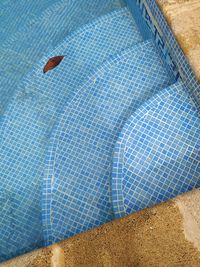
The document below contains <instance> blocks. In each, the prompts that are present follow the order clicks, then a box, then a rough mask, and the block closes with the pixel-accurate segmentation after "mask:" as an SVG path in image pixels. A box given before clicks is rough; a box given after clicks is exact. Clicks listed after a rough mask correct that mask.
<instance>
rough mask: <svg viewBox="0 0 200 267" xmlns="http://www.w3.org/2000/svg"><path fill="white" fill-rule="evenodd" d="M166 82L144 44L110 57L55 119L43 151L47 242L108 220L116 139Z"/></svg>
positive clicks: (158, 63) (159, 64) (151, 51)
mask: <svg viewBox="0 0 200 267" xmlns="http://www.w3.org/2000/svg"><path fill="white" fill-rule="evenodd" d="M171 82H172V77H171V76H170V75H169V74H168V73H167V72H166V69H165V67H164V65H163V62H162V61H161V59H160V57H159V55H158V53H157V51H156V49H155V47H154V45H153V43H151V42H149V41H148V42H145V43H142V44H140V45H136V46H134V47H132V48H130V49H126V50H125V51H123V52H122V53H121V54H117V55H116V56H113V57H111V58H110V59H109V60H108V61H106V62H105V63H104V64H102V66H101V67H100V68H99V69H98V70H97V71H96V72H94V74H93V75H92V76H91V77H90V78H89V80H88V81H87V82H85V83H84V85H83V86H81V87H80V88H79V90H78V91H77V93H76V94H75V95H74V97H73V98H72V100H71V101H70V103H69V104H68V105H67V106H66V108H65V110H64V112H63V114H62V115H61V116H60V119H59V123H58V124H57V126H56V127H55V129H54V131H53V134H52V136H51V139H50V146H49V149H48V153H47V160H46V173H45V176H44V182H45V183H44V189H43V190H44V192H43V193H44V194H43V223H44V234H45V241H46V244H50V243H52V242H55V241H58V240H61V239H63V238H65V237H69V236H72V235H75V234H77V233H80V232H82V231H84V230H88V229H90V228H92V227H95V226H98V225H100V224H102V223H105V222H107V221H109V220H111V219H112V218H113V212H112V203H111V194H110V192H111V191H110V190H111V189H110V182H111V171H112V168H111V167H112V164H111V163H112V153H113V149H114V146H115V142H116V139H117V135H118V133H119V131H120V129H121V128H122V127H123V125H124V123H125V121H126V119H127V117H129V116H130V115H131V114H132V112H133V111H134V110H135V109H137V108H138V107H139V106H140V105H141V104H142V103H143V102H144V101H145V100H147V99H148V98H150V97H151V96H152V95H154V94H155V93H156V92H158V91H160V90H161V89H162V88H165V87H167V86H168V85H169V84H171ZM49 190H50V191H49ZM49 204H50V205H49Z"/></svg>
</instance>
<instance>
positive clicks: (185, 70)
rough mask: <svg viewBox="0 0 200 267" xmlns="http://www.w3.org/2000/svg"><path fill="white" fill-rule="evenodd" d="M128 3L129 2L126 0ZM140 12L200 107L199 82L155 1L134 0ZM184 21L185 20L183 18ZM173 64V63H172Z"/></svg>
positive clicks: (158, 44)
mask: <svg viewBox="0 0 200 267" xmlns="http://www.w3.org/2000/svg"><path fill="white" fill-rule="evenodd" d="M125 1H126V2H128V1H129V0H125ZM133 1H134V3H136V4H137V5H138V6H139V8H140V10H141V15H142V16H143V17H144V19H145V20H146V23H147V25H148V26H149V28H150V29H151V31H152V32H153V34H154V38H155V41H156V43H157V46H158V48H160V50H161V51H162V52H163V53H164V55H165V56H166V60H167V61H168V59H169V62H171V63H170V64H171V68H172V69H174V71H177V72H178V74H179V75H180V76H181V78H182V80H183V81H184V82H185V83H186V84H187V88H188V90H189V92H190V97H191V98H192V99H193V101H194V102H195V103H196V105H197V106H199V105H200V85H199V83H198V82H197V80H196V78H195V75H194V73H193V71H192V69H191V67H190V65H189V63H188V61H187V59H186V57H185V55H184V53H183V51H182V50H181V48H180V46H179V45H178V43H177V41H176V38H175V36H174V35H173V33H172V31H171V29H170V28H169V26H168V24H167V22H166V20H165V18H164V16H163V14H162V12H161V11H160V9H159V8H158V5H157V4H156V1H155V0H133ZM183 19H184V18H183ZM171 60H172V61H173V62H172V61H171Z"/></svg>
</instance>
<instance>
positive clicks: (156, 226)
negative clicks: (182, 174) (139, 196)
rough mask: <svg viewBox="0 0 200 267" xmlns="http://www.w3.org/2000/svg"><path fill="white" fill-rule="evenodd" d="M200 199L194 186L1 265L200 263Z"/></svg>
mask: <svg viewBox="0 0 200 267" xmlns="http://www.w3.org/2000/svg"><path fill="white" fill-rule="evenodd" d="M199 200H200V190H194V191H192V192H190V193H188V194H185V195H183V196H180V197H178V198H176V199H175V200H170V201H168V202H166V203H162V204H160V205H158V206H155V207H152V208H149V209H146V210H143V211H140V212H138V213H135V214H132V215H130V216H128V217H126V218H123V219H120V220H116V221H113V222H110V223H108V224H105V225H103V226H101V227H98V228H96V229H93V230H91V231H88V232H86V233H83V234H80V235H77V236H75V237H72V238H69V239H67V240H64V241H63V242H60V243H58V244H55V245H53V246H50V247H48V248H44V249H42V250H37V251H34V252H32V253H29V254H26V255H23V256H21V257H18V258H16V259H14V260H11V261H8V262H5V263H3V264H1V265H0V266H1V267H3V266H4V267H14V266H15V267H18V266H20V267H46V266H51V267H64V266H67V267H68V266H69V267H79V266H80V267H81V266H86V267H87V266H88V267H90V266H91V267H93V266H94V267H96V266H97V267H115V266H116V267H117V266H119V267H121V266H127V267H143V266H144V267H151V266H152V267H165V266H169V267H175V266H177V267H179V266H180V267H182V266H183V267H184V266H185V267H199V266H200V250H199V238H200V212H199V210H200V201H199ZM193 230H194V231H193Z"/></svg>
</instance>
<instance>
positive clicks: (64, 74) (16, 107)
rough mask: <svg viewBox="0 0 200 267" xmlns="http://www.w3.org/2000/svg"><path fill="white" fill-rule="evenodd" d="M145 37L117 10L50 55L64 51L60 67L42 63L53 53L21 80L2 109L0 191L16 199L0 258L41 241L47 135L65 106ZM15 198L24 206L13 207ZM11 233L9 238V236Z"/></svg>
mask: <svg viewBox="0 0 200 267" xmlns="http://www.w3.org/2000/svg"><path fill="white" fill-rule="evenodd" d="M141 40H142V39H141V36H140V33H139V32H138V30H137V27H136V25H135V22H134V20H133V18H132V16H131V14H130V13H129V11H128V10H127V9H126V8H124V9H120V10H116V11H114V12H112V13H110V14H108V15H105V16H103V17H100V18H99V19H97V20H95V21H93V22H92V23H90V24H88V25H85V26H83V27H82V28H81V29H79V30H77V31H76V32H74V33H72V34H70V35H69V36H68V37H67V38H66V39H65V40H64V42H62V43H61V44H60V45H59V46H58V47H57V48H56V50H55V51H53V52H52V54H51V55H57V54H66V56H65V58H64V60H63V61H62V62H61V63H60V65H59V66H58V67H57V68H55V69H54V70H52V71H49V72H48V73H46V74H43V66H44V64H45V63H46V61H47V60H48V58H49V57H51V55H50V54H49V55H48V56H47V57H45V58H44V59H42V60H41V61H40V62H39V63H38V65H37V66H36V67H35V68H34V70H33V71H32V72H31V73H30V74H29V75H27V76H26V78H25V79H24V80H23V82H22V83H20V85H19V88H18V91H17V93H16V94H15V96H14V98H13V100H12V102H11V103H10V105H9V107H8V108H7V110H6V111H5V113H4V118H3V122H2V124H1V129H0V135H1V140H2V143H1V145H0V150H1V153H2V154H1V156H2V158H1V160H0V170H1V182H0V191H2V192H10V194H11V192H14V193H13V198H12V201H10V198H9V197H8V198H7V201H5V199H6V197H4V198H3V200H2V202H5V203H4V206H5V209H3V211H0V225H1V228H2V229H3V230H2V233H1V235H0V236H1V240H0V241H1V242H0V252H1V255H0V258H1V256H2V255H7V257H9V256H15V255H16V254H17V253H18V248H19V247H21V249H22V250H21V251H23V252H25V251H26V250H30V249H34V248H36V247H37V246H39V245H40V243H41V242H42V241H43V237H42V233H41V232H42V227H41V181H42V179H43V176H44V174H43V172H44V158H45V155H46V148H47V145H48V142H49V136H50V134H51V131H52V128H53V126H54V124H55V123H56V121H57V120H58V117H59V114H60V112H61V111H62V109H63V105H64V104H66V103H67V101H68V100H70V98H71V97H72V96H73V94H74V93H75V91H76V90H77V89H78V87H79V86H80V85H81V84H82V83H83V81H84V80H85V79H86V77H87V76H88V75H89V74H90V73H91V71H93V69H95V68H97V67H98V66H99V65H101V64H102V62H103V61H105V60H106V59H107V57H109V56H111V55H113V54H115V53H116V52H118V51H121V50H123V49H125V48H127V47H129V46H133V45H134V44H136V43H138V42H141ZM13 69H15V67H13ZM4 83H5V84H6V81H5V80H4ZM22 199H23V201H22ZM14 203H20V205H18V206H17V207H16V206H15V208H13V205H14ZM2 205H3V204H2ZM10 210H15V213H10V212H9V211H10ZM22 218H26V220H25V219H22ZM10 222H12V223H10ZM24 222H26V223H24ZM27 225H28V226H27ZM7 233H9V234H10V239H9V240H10V243H9V240H7V239H6V236H7ZM19 236H20V239H19V238H18V237H19ZM12 240H16V241H15V242H13V241H12ZM18 240H19V241H18ZM2 259H4V256H2Z"/></svg>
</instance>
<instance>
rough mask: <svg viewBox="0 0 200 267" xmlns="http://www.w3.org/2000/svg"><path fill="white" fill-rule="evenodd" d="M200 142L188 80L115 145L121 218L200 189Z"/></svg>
mask: <svg viewBox="0 0 200 267" xmlns="http://www.w3.org/2000/svg"><path fill="white" fill-rule="evenodd" d="M199 144H200V116H199V114H198V109H197V107H196V106H195V104H194V103H193V101H192V100H191V99H190V97H189V94H188V91H187V87H185V85H184V84H183V83H182V82H178V83H177V84H175V85H172V86H171V87H169V88H166V89H165V90H163V91H161V92H159V93H158V94H157V95H156V96H155V97H153V98H151V99H150V100H149V101H147V102H146V103H145V104H144V105H143V106H141V107H140V108H139V109H138V110H137V111H136V112H135V113H134V114H133V115H132V116H131V117H130V118H129V120H128V121H127V123H126V124H125V126H124V128H123V130H122V131H121V133H120V134H119V138H118V141H117V143H116V146H115V153H114V162H113V173H112V200H113V207H114V213H115V217H123V216H125V215H128V214H130V213H131V212H135V211H138V210H141V209H144V208H147V207H149V206H152V205H155V204H158V203H160V202H162V201H166V200H168V199H170V198H173V197H175V196H177V195H179V194H181V193H184V192H187V191H189V190H191V189H193V188H195V187H199V186H200V177H199V173H200V164H199V155H200V146H199Z"/></svg>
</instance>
